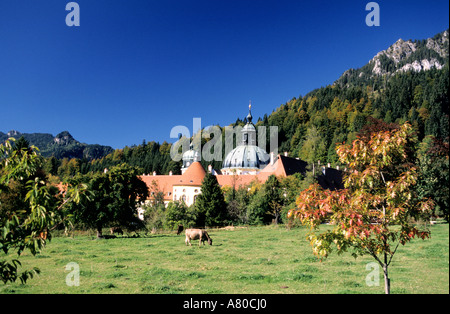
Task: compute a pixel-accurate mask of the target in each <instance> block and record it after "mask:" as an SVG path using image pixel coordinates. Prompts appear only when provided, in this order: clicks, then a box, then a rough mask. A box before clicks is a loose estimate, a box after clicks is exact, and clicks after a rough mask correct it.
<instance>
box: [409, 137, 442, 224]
mask: <svg viewBox="0 0 450 314" xmlns="http://www.w3.org/2000/svg"><path fill="white" fill-rule="evenodd" d="M448 153H449V145H448V143H445V142H443V141H442V140H439V139H437V138H435V137H433V136H427V137H425V139H424V141H423V143H422V148H421V149H419V152H418V154H419V170H420V175H419V180H418V184H417V185H418V187H417V189H418V192H419V194H420V195H421V196H423V197H429V198H431V199H433V201H434V202H435V204H436V209H435V210H440V211H441V212H442V214H443V216H444V219H445V220H446V221H447V222H448V221H449V194H450V193H449V185H450V178H449V159H448ZM433 215H436V212H433Z"/></svg>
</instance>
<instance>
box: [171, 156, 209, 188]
mask: <svg viewBox="0 0 450 314" xmlns="http://www.w3.org/2000/svg"><path fill="white" fill-rule="evenodd" d="M205 176H206V171H205V169H204V168H203V166H202V164H201V163H200V162H198V161H196V162H194V163H193V164H192V165H190V166H189V168H188V169H187V170H186V172H185V173H183V175H182V176H181V179H180V181H179V182H177V183H176V184H174V185H201V184H202V181H203V179H204V178H205Z"/></svg>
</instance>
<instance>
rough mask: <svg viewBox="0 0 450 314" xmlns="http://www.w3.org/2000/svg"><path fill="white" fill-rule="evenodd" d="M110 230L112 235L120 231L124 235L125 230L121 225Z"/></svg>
mask: <svg viewBox="0 0 450 314" xmlns="http://www.w3.org/2000/svg"><path fill="white" fill-rule="evenodd" d="M109 232H111V235H113V234H114V233H117V234H119V233H120V234H121V235H123V230H122V229H121V228H120V227H112V228H111V229H109Z"/></svg>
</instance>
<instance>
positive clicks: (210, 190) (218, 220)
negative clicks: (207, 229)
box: [195, 173, 227, 226]
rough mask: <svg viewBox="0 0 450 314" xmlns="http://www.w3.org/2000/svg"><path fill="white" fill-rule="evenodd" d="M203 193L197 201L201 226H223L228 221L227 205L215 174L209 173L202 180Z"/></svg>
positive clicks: (196, 206) (196, 205)
mask: <svg viewBox="0 0 450 314" xmlns="http://www.w3.org/2000/svg"><path fill="white" fill-rule="evenodd" d="M201 191H202V192H201V193H200V194H199V195H198V197H197V200H196V202H195V208H196V209H197V224H198V225H199V226H205V225H207V226H221V225H224V224H225V223H226V219H227V217H226V213H227V205H226V203H225V199H224V196H223V192H222V190H221V188H220V186H219V183H218V182H217V178H216V176H215V175H213V174H211V173H207V174H206V176H205V178H204V179H203V181H202V186H201Z"/></svg>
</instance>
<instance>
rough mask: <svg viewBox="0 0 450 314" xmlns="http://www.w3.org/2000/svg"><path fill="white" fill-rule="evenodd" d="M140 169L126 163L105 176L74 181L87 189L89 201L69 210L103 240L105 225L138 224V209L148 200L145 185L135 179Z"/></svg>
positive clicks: (101, 174) (86, 177)
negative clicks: (79, 182) (89, 192)
mask: <svg viewBox="0 0 450 314" xmlns="http://www.w3.org/2000/svg"><path fill="white" fill-rule="evenodd" d="M139 172H140V171H139V170H138V168H136V167H131V166H129V165H127V164H121V165H119V166H115V167H113V168H111V170H110V171H107V172H106V173H96V174H93V175H91V174H88V175H85V176H79V177H77V178H75V179H73V180H75V181H81V182H85V183H86V184H87V185H88V186H89V190H90V191H91V193H92V195H90V197H89V200H86V201H85V202H84V203H83V204H80V205H79V206H74V207H73V208H72V214H73V215H74V218H75V221H78V222H81V223H83V224H84V225H86V226H87V227H89V228H93V229H95V230H97V237H98V238H101V237H102V228H103V227H104V226H105V225H108V224H112V225H120V226H124V227H130V226H131V225H132V223H138V222H139V221H138V220H137V219H138V218H136V215H137V207H138V206H139V205H140V204H141V203H143V202H144V201H145V200H146V199H147V197H148V188H147V185H146V184H145V183H144V182H143V181H142V180H141V179H140V178H139V177H138V174H139Z"/></svg>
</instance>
